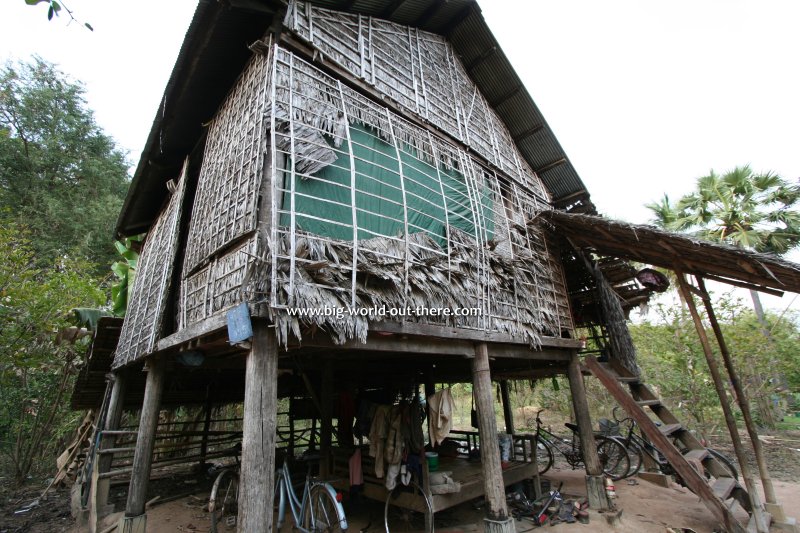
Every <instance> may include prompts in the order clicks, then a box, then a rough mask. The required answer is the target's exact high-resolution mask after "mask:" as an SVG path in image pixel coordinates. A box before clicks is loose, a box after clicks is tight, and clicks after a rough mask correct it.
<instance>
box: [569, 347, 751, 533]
mask: <svg viewBox="0 0 800 533" xmlns="http://www.w3.org/2000/svg"><path fill="white" fill-rule="evenodd" d="M584 363H585V365H586V367H587V368H588V369H589V371H591V373H592V374H593V375H594V376H595V377H596V378H597V379H598V380H600V382H601V383H602V384H603V386H604V387H605V388H606V389H607V390H608V391H609V392H610V393H611V395H612V396H613V397H614V399H615V400H617V402H618V403H619V405H620V406H622V408H623V409H625V411H627V413H628V414H629V415H630V416H631V418H633V420H635V421H636V423H637V424H638V425H639V427H640V428H641V430H642V432H643V433H644V434H645V435H646V436H647V438H648V439H649V440H650V442H652V443H653V445H654V446H655V447H656V448H658V449H659V450H660V451H661V452H662V453H663V454H664V457H665V458H666V459H667V461H668V462H669V464H670V465H671V466H672V468H673V469H674V470H675V472H677V474H678V475H679V476H680V477H681V478H682V479H683V482H684V483H685V484H686V486H687V487H688V488H689V490H691V491H692V492H694V493H695V494H697V495H698V496H699V497H700V499H701V500H702V502H703V504H704V505H705V506H706V507H707V508H708V510H709V511H711V513H712V514H713V515H714V517H715V518H716V519H717V520H719V523H720V524H721V525H722V526H723V527H724V528H725V530H726V531H728V532H729V533H746V532H750V531H755V522H754V520H753V519H752V505H751V502H750V496H749V495H748V494H747V491H746V490H745V489H744V487H742V486H741V485H740V484H739V482H738V481H737V480H736V479H734V478H732V477H731V474H730V472H729V471H728V469H727V468H725V466H724V465H723V464H721V463H720V462H719V461H718V460H717V459H716V458H715V457H714V456H713V455H710V454H709V453H708V451H707V450H706V448H705V446H703V444H702V443H701V442H700V441H699V440H697V438H696V437H695V436H694V435H692V433H691V432H690V431H688V430H687V429H686V428H685V427H684V426H683V425H682V424H681V423H680V421H679V420H678V419H677V418H676V417H675V415H673V414H672V412H670V410H669V409H667V407H666V406H665V405H664V404H663V403H662V402H661V400H660V399H659V398H658V396H656V395H655V394H654V393H653V391H652V390H651V389H650V388H649V387H648V386H647V385H645V384H644V383H642V382H641V381H640V380H639V378H638V377H637V376H636V375H634V374H633V373H632V372H630V371H628V370H627V369H625V368H624V367H622V366H621V365H619V364H618V363H617V364H615V363H600V362H599V361H598V360H597V359H595V358H594V357H586V358H585V359H584ZM623 383H624V384H626V385H628V387H629V388H630V391H631V392H630V393H629V392H628V391H626V390H625V388H624V387H623V385H622V384H623ZM645 407H649V408H650V409H651V410H652V411H653V413H654V414H655V415H656V416H657V417H658V418H659V419H660V420H661V421H662V422H663V425H661V426H657V425H656V423H655V422H653V420H652V419H651V418H650V416H648V414H647V413H646V412H645V411H644V408H645ZM673 439H675V440H677V441H679V442H680V443H681V444H682V445H683V446H684V447H685V448H686V452H685V454H683V453H681V452H680V451H679V450H678V448H677V447H676V446H675V445H674V444H673V442H672V440H673ZM690 460H692V461H700V462H701V463H702V465H703V467H704V468H705V469H706V471H707V472H708V473H709V474H711V476H713V478H714V482H713V484H711V485H710V484H709V483H708V480H707V479H706V477H705V476H704V475H703V473H701V472H698V471H697V470H696V469H695V468H694V467H693V466H692V464H691V463H690V462H689V461H690ZM728 500H731V501H730V502H729V503H726V502H727V501H728ZM737 502H738V503H739V504H740V505H741V506H742V507H743V508H744V510H745V511H747V512H748V514H750V515H751V520H750V522H749V523H748V524H747V526H744V525H742V524H741V523H740V522H739V521H738V520H736V518H735V517H734V515H733V512H732V507H733V506H734V505H735V503H737Z"/></svg>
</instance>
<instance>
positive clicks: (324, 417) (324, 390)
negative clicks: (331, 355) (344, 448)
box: [319, 359, 333, 479]
mask: <svg viewBox="0 0 800 533" xmlns="http://www.w3.org/2000/svg"><path fill="white" fill-rule="evenodd" d="M320 400H321V405H320V407H321V408H322V412H321V413H320V416H321V423H320V439H319V452H320V462H319V475H320V476H321V477H322V478H323V479H324V478H326V477H327V476H328V475H329V474H330V470H331V469H330V465H331V439H332V435H333V361H331V360H330V359H325V362H324V363H323V364H322V386H321V390H320Z"/></svg>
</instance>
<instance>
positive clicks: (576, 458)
mask: <svg viewBox="0 0 800 533" xmlns="http://www.w3.org/2000/svg"><path fill="white" fill-rule="evenodd" d="M536 438H537V439H541V441H542V442H544V443H545V444H546V445H548V446H550V448H551V449H554V450H558V452H559V453H560V454H561V455H563V456H564V458H565V459H566V460H567V462H568V463H569V465H570V466H571V467H572V468H573V469H574V468H577V467H579V466H581V465H583V453H582V452H581V448H580V444H578V443H576V441H575V439H576V435H575V432H574V431H573V432H572V440H571V445H570V447H569V449H567V444H566V443H565V440H566V439H565V438H564V437H559V436H558V435H556V434H554V433H552V432H550V431H548V430H546V429H544V427H542V421H541V419H540V418H539V416H538V415H537V416H536Z"/></svg>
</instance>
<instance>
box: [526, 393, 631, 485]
mask: <svg viewBox="0 0 800 533" xmlns="http://www.w3.org/2000/svg"><path fill="white" fill-rule="evenodd" d="M542 411H544V409H542V410H539V411H538V412H537V413H536V451H537V453H536V459H537V463H538V470H539V475H542V474H544V473H545V472H547V471H548V470H550V467H552V466H553V462H554V460H555V455H554V453H553V450H557V451H558V452H559V453H560V454H561V455H563V456H564V458H565V459H566V460H567V463H569V465H570V466H571V467H572V469H573V470H574V469H576V468H578V467H581V466H583V465H584V460H583V450H581V445H580V437H579V435H578V426H577V425H576V424H572V423H570V422H567V423H566V424H564V425H565V426H566V427H567V428H568V429H569V430H570V431H572V438H571V439H568V438H565V437H561V436H558V435H555V434H554V433H551V432H550V431H548V430H546V429H544V427H542V419H541V418H540V414H541V413H542ZM595 440H596V441H597V455H598V457H599V458H600V464H601V466H602V469H603V473H604V474H606V475H607V476H609V477H610V478H611V479H614V480H617V479H622V478H623V477H624V476H625V475H626V474H627V473H628V470H629V468H630V460H629V459H628V452H627V450H626V449H625V447H624V446H623V445H622V444H621V443H619V442H617V441H615V440H613V439H610V438H608V437H604V436H601V435H596V436H595Z"/></svg>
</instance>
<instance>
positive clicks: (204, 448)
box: [198, 384, 212, 472]
mask: <svg viewBox="0 0 800 533" xmlns="http://www.w3.org/2000/svg"><path fill="white" fill-rule="evenodd" d="M211 390H212V386H211V385H210V384H209V385H206V403H205V405H204V406H203V414H204V420H203V436H202V440H201V442H200V462H199V463H198V469H199V470H200V472H202V471H203V470H205V467H206V455H207V454H208V431H209V430H210V429H211V410H212V409H211V407H212V406H211Z"/></svg>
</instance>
